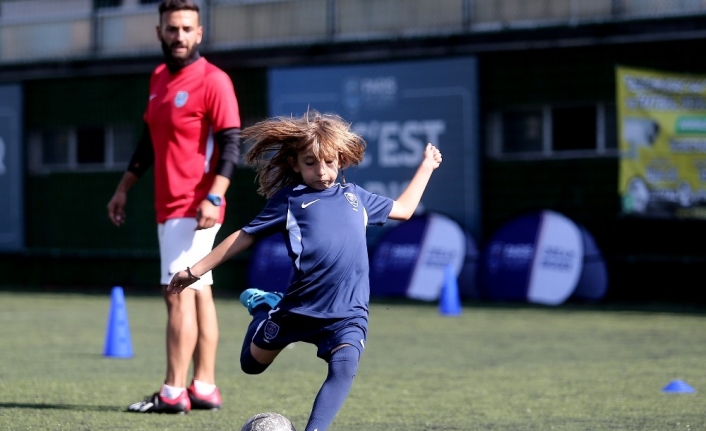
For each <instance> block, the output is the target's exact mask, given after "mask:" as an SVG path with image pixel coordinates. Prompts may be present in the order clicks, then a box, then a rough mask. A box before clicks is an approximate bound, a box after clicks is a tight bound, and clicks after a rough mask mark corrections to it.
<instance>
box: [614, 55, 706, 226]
mask: <svg viewBox="0 0 706 431" xmlns="http://www.w3.org/2000/svg"><path fill="white" fill-rule="evenodd" d="M616 83H617V113H618V145H619V148H620V176H619V185H618V191H619V193H620V196H621V199H622V208H623V212H624V213H626V214H633V215H644V216H651V217H679V218H698V219H706V76H694V75H684V74H675V73H664V72H657V71H649V70H639V69H631V68H623V67H618V68H617V70H616Z"/></svg>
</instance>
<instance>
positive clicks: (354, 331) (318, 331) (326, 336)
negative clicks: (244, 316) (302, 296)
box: [252, 310, 368, 361]
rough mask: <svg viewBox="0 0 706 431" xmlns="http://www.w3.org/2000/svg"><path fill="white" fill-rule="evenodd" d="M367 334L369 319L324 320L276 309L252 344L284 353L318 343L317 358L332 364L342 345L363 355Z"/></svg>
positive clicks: (254, 337) (258, 331) (256, 333)
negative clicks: (300, 344)
mask: <svg viewBox="0 0 706 431" xmlns="http://www.w3.org/2000/svg"><path fill="white" fill-rule="evenodd" d="M367 333H368V319H367V318H365V317H360V316H355V317H344V318H336V319H322V318H319V317H311V316H303V315H301V314H295V313H290V312H288V311H283V310H275V311H272V312H270V315H269V318H268V319H267V320H264V321H263V322H262V323H261V324H260V326H259V327H258V328H257V331H256V332H255V335H254V336H253V339H252V342H253V343H255V345H256V346H257V347H259V348H261V349H265V350H281V349H284V348H285V347H287V345H289V344H292V343H296V342H298V341H303V342H305V343H311V344H314V345H315V346H316V347H317V348H318V350H317V352H316V356H318V357H319V358H322V359H324V360H326V361H328V359H329V356H330V355H331V350H333V349H334V348H335V347H337V346H340V345H341V344H350V345H351V346H354V347H355V348H357V349H358V352H359V353H360V354H361V355H362V354H363V350H364V349H365V340H366V336H367Z"/></svg>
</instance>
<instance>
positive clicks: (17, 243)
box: [0, 84, 25, 251]
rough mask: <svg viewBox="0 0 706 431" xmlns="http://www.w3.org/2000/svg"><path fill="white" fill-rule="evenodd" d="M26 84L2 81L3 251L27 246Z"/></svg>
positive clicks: (0, 192) (0, 244)
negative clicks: (25, 242)
mask: <svg viewBox="0 0 706 431" xmlns="http://www.w3.org/2000/svg"><path fill="white" fill-rule="evenodd" d="M22 124H23V119H22V87H21V86H20V85H19V84H17V85H0V202H2V204H3V207H4V208H3V211H0V251H19V250H22V249H23V248H24V231H25V226H24V210H23V209H24V201H23V194H24V193H23V188H24V182H23V178H24V170H23V166H24V162H23V160H24V158H23V156H22V154H23V151H24V149H23V145H22Z"/></svg>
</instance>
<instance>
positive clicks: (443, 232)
mask: <svg viewBox="0 0 706 431" xmlns="http://www.w3.org/2000/svg"><path fill="white" fill-rule="evenodd" d="M477 255H478V251H477V248H476V246H475V242H474V241H473V240H472V238H471V237H470V235H468V234H467V233H466V232H464V230H463V229H462V228H461V226H460V225H459V224H458V223H456V222H455V221H453V220H451V219H450V218H448V217H446V216H443V215H441V214H435V213H432V214H427V215H423V216H417V217H413V218H412V219H410V220H408V221H406V222H404V223H401V224H399V225H397V226H395V227H394V228H392V229H390V230H389V231H387V232H386V233H385V235H384V236H383V237H382V238H381V239H380V241H379V242H378V244H377V246H376V247H375V249H374V250H373V253H372V255H371V259H370V294H371V295H372V296H384V297H394V296H397V297H407V298H413V299H419V300H422V301H434V300H437V299H438V298H439V295H440V293H441V288H442V286H443V283H444V275H445V274H444V270H445V268H446V267H450V268H451V270H452V271H453V274H454V276H456V277H457V278H459V280H458V287H459V293H460V295H461V296H465V297H469V296H471V294H472V292H474V291H475V285H476V282H475V265H476V263H477V262H476V261H477ZM471 266H472V267H471ZM459 276H460V277H459Z"/></svg>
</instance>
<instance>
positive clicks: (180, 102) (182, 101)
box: [174, 91, 189, 108]
mask: <svg viewBox="0 0 706 431" xmlns="http://www.w3.org/2000/svg"><path fill="white" fill-rule="evenodd" d="M187 100H189V93H187V92H186V91H179V92H178V93H177V94H176V96H174V106H176V107H177V108H181V107H182V106H184V105H186V101H187Z"/></svg>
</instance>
